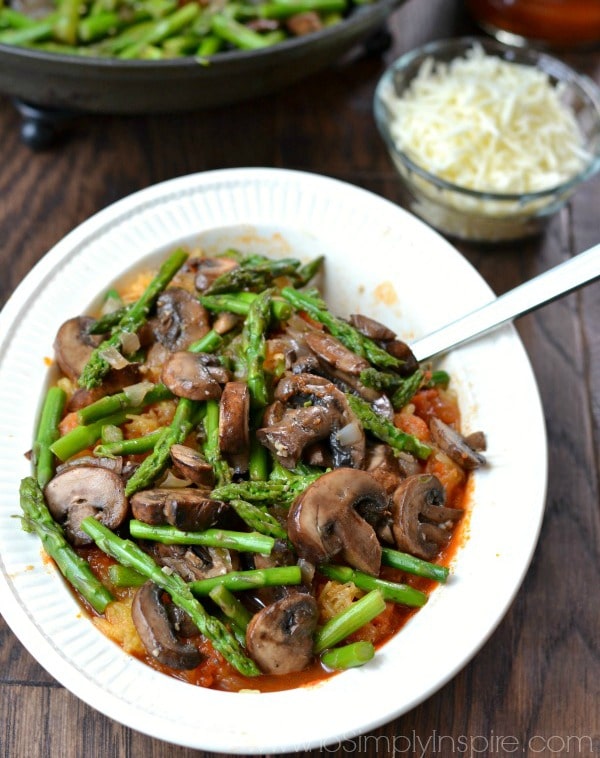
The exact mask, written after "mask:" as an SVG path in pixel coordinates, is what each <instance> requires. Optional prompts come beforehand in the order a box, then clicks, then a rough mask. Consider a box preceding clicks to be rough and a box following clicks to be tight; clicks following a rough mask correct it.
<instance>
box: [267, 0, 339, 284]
mask: <svg viewBox="0 0 600 758" xmlns="http://www.w3.org/2000/svg"><path fill="white" fill-rule="evenodd" d="M313 1H314V0H309V4H310V3H311V2H313ZM317 1H318V2H321V1H323V2H325V3H329V2H333V3H342V4H343V5H346V0H317ZM271 5H272V6H276V5H278V4H277V3H272V4H271ZM265 7H266V6H262V8H265ZM262 13H263V11H262V9H261V15H262ZM291 15H294V14H291ZM265 17H266V18H268V16H265ZM271 18H273V16H272V17H271ZM324 261H325V256H323V255H319V256H318V257H317V258H313V259H312V260H311V261H308V263H304V264H303V265H302V266H300V268H299V269H298V270H297V271H296V273H295V274H294V276H293V280H294V287H295V288H296V289H297V288H298V287H306V285H307V284H308V283H309V282H310V280H311V279H314V277H315V276H316V275H317V274H318V273H319V271H320V270H321V269H322V268H323V263H324Z"/></svg>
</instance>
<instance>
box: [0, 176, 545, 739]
mask: <svg viewBox="0 0 600 758" xmlns="http://www.w3.org/2000/svg"><path fill="white" fill-rule="evenodd" d="M182 241H183V242H187V243H191V244H192V245H195V244H198V243H200V242H201V243H202V244H203V245H204V246H205V247H209V248H211V247H212V246H214V248H213V249H215V250H222V249H223V247H224V246H225V245H227V244H233V245H235V246H237V247H241V248H242V249H246V250H253V251H254V250H260V251H263V250H266V251H267V252H269V253H272V254H273V255H288V254H290V253H293V254H296V255H299V256H303V257H304V256H306V257H308V256H312V255H316V254H324V255H325V256H326V261H327V263H326V276H325V291H326V297H327V299H328V301H329V303H330V305H331V307H332V309H333V310H334V311H335V312H337V313H339V314H340V315H347V314H348V313H349V312H351V311H362V312H364V313H367V314H370V315H372V316H374V317H375V318H378V319H380V320H382V321H384V322H386V323H388V324H390V326H392V327H393V328H395V329H396V330H397V331H398V332H399V333H400V334H402V335H403V336H404V337H406V338H411V337H414V336H420V335H422V334H425V333H426V332H428V331H430V330H433V329H435V328H437V327H439V326H441V325H442V324H443V323H445V322H446V321H448V320H449V319H452V318H455V317H457V316H458V315H460V314H462V313H463V312H464V311H465V310H467V309H471V308H473V307H475V306H478V305H481V304H483V303H484V302H487V301H488V300H490V299H491V298H492V293H491V291H490V289H489V287H488V286H487V285H486V284H485V283H484V282H483V280H482V279H481V277H480V276H479V275H478V274H477V272H476V271H474V269H473V268H472V267H471V266H470V265H469V264H468V263H467V262H466V261H465V260H464V259H463V258H462V257H461V256H460V255H459V254H458V252H457V251H456V250H455V249H454V248H453V247H452V246H451V245H450V244H449V243H448V242H446V241H445V240H444V239H443V238H442V237H440V236H439V235H438V234H436V233H435V232H433V231H432V230H431V229H429V227H427V226H425V225H424V224H423V223H422V222H420V221H418V220H417V219H415V218H414V217H413V216H411V215H410V214H408V213H406V212H404V211H403V210H401V209H399V208H398V207H396V206H395V205H393V204H391V203H389V202H387V201H385V200H383V199H381V198H379V197H377V196H375V195H373V194H370V193H368V192H365V191H363V190H361V189H358V188H356V187H353V186H350V185H347V184H344V183H341V182H338V181H335V180H333V179H329V178H325V177H322V176H316V175H312V174H304V173H299V172H292V171H283V170H271V169H233V170H225V171H215V172H208V173H204V174H196V175H192V176H188V177H183V178H180V179H175V180H172V181H169V182H165V183H163V184H160V185H157V186H154V187H150V188H149V189H146V190H143V191H141V192H138V193H136V194H134V195H132V196H131V197H128V198H126V199H124V200H122V201H120V202H118V203H116V204H114V205H113V206H111V207H110V208H107V209H106V210H103V211H101V212H100V213H98V214H97V215H96V216H94V217H92V218H91V219H89V220H88V221H86V222H85V223H84V224H82V225H81V226H80V227H78V228H77V229H75V230H74V231H73V232H71V233H70V234H69V235H67V237H65V239H64V240H62V242H60V243H59V244H58V245H56V246H55V247H54V248H53V249H52V250H51V251H50V252H49V253H48V254H47V255H46V256H45V257H44V258H43V260H42V261H40V263H39V264H38V265H37V266H36V267H35V268H34V269H33V270H32V271H31V273H30V274H29V275H28V276H27V277H26V279H25V280H24V281H23V282H22V284H21V285H20V286H19V288H18V289H17V291H16V292H15V294H14V295H13V297H12V298H11V299H10V300H9V302H8V303H7V305H6V307H5V308H4V310H3V312H2V313H1V314H0V418H1V419H2V425H1V433H0V597H1V600H0V610H1V611H2V614H3V615H4V617H5V619H6V621H7V622H8V624H9V625H10V626H11V628H12V629H13V631H14V632H15V634H16V635H17V636H18V637H19V639H20V640H21V642H22V643H23V644H24V645H25V647H26V648H27V649H28V650H29V651H30V652H31V653H32V654H33V655H34V656H35V657H36V658H37V660H38V661H39V662H40V663H41V664H42V666H44V667H45V668H46V669H47V670H48V671H49V672H50V673H51V674H52V675H53V676H54V677H55V678H56V679H58V681H59V682H61V683H62V684H63V685H64V686H65V687H67V688H68V689H69V690H71V691H72V692H73V693H75V695H77V696H78V697H80V698H81V699H82V700H84V701H86V702H87V703H89V704H90V705H92V706H93V707H94V708H96V709H98V710H100V711H102V712H103V713H105V714H107V715H108V716H110V717H111V718H113V719H115V720H117V721H119V722H122V723H123V724H126V725H127V726H129V727H132V728H134V729H137V730H138V731H141V732H144V733H146V734H148V735H152V736H155V737H158V738H161V739H163V740H167V741H170V742H173V743H177V744H181V745H185V746H188V747H193V748H199V749H204V750H211V751H222V752H227V753H273V752H288V751H292V750H302V749H312V748H319V747H322V746H324V745H327V744H332V743H335V742H338V741H341V740H344V739H347V738H351V737H353V736H355V735H357V734H359V733H364V732H366V731H369V730H371V729H373V728H375V727H377V726H379V725H380V724H382V723H385V722H387V721H389V720H391V719H393V718H395V717H397V716H399V715H400V714H402V713H404V712H406V711H408V710H409V709H410V708H412V707H414V706H415V705H417V704H418V703H419V702H421V701H422V700H424V699H425V698H426V697H427V696H428V695H430V694H431V693H433V692H434V691H435V690H437V689H438V688H439V687H441V686H442V685H443V684H444V683H445V682H446V681H448V679H450V678H451V677H452V676H453V675H454V674H455V673H456V672H457V671H458V670H459V669H460V668H461V667H462V666H464V665H465V663H466V662H467V661H468V660H469V659H470V658H471V657H472V656H473V654H474V653H475V652H476V651H477V650H478V649H479V647H480V646H481V645H482V644H483V643H484V641H485V640H486V639H487V637H488V636H489V635H490V633H491V632H492V631H493V629H494V628H495V627H496V625H497V624H498V622H499V621H500V619H501V618H502V616H503V615H504V613H505V611H506V609H507V607H508V606H509V604H510V602H511V600H512V599H513V597H514V595H515V593H516V591H517V590H518V587H519V585H520V583H521V580H522V578H523V576H524V573H525V571H526V569H527V566H528V564H529V561H530V558H531V555H532V552H533V549H534V547H535V543H536V541H537V536H538V530H539V527H540V522H541V519H542V515H543V509H544V502H545V487H546V438H545V430H544V423H543V415H542V410H541V406H540V400H539V396H538V392H537V388H536V384H535V380H534V377H533V374H532V371H531V368H530V365H529V362H528V359H527V356H526V354H525V352H524V350H523V347H522V345H521V342H520V340H519V338H518V336H517V334H516V332H515V331H514V329H513V328H512V327H504V328H502V329H501V330H498V331H496V332H495V333H494V334H493V335H491V336H488V337H486V338H482V339H480V340H478V341H477V342H475V343H472V344H471V345H469V346H468V347H463V348H461V349H460V350H457V351H456V352H455V353H453V354H452V355H451V356H450V357H449V358H448V359H447V360H446V361H445V364H444V365H445V367H446V368H447V369H448V370H449V371H450V372H451V374H452V375H453V383H454V387H455V388H456V389H457V391H458V392H459V396H460V402H461V405H462V409H463V417H464V426H465V428H466V430H467V431H474V430H476V429H483V430H484V431H485V432H486V433H487V436H488V444H489V451H488V459H489V463H490V465H489V467H488V468H486V469H484V470H481V471H479V472H478V473H477V474H476V476H475V485H474V489H473V496H472V513H471V518H470V527H469V537H468V539H467V540H466V541H465V544H464V545H463V546H462V547H461V549H460V550H459V551H458V554H457V556H456V558H455V561H454V564H453V576H452V578H451V580H450V581H449V582H448V584H447V585H445V586H443V587H439V588H438V589H436V590H435V591H434V593H433V594H432V596H431V598H430V601H429V603H428V604H427V605H426V606H425V607H424V608H423V609H422V610H421V611H420V612H419V613H418V614H417V615H416V616H415V617H414V618H413V619H412V620H411V621H410V622H409V623H408V624H407V625H406V626H405V627H404V629H403V630H402V631H401V632H400V634H398V635H397V636H396V637H395V638H394V639H393V640H392V641H390V642H389V643H388V644H386V645H385V646H384V647H383V648H382V649H381V650H380V651H379V652H378V654H377V656H376V657H375V659H374V660H373V661H372V662H371V663H370V664H368V665H366V666H364V667H363V668H361V669H353V670H350V671H347V672H345V673H343V674H340V675H338V676H336V677H333V678H332V679H330V680H328V681H327V682H324V683H321V684H319V685H317V686H312V687H307V688H302V689H297V690H292V691H287V692H281V693H274V694H251V693H241V694H238V693H224V692H214V691H210V690H205V689H201V688H195V687H192V686H190V685H187V684H184V683H181V682H178V681H175V680H173V679H170V678H168V677H166V676H164V675H161V674H159V673H157V672H155V671H153V670H152V669H150V668H148V667H146V666H144V665H143V664H142V663H140V662H138V661H137V660H135V659H133V658H130V657H128V656H127V655H125V654H124V653H123V652H122V651H121V650H120V648H118V647H117V646H116V645H114V644H113V643H111V642H110V641H108V640H107V639H106V638H105V637H103V636H102V635H101V634H100V633H99V632H98V631H96V629H95V628H94V627H93V625H92V624H91V622H90V621H89V619H87V618H86V617H85V616H84V615H82V613H81V611H80V608H79V606H78V605H77V604H76V602H75V601H74V600H73V597H72V595H71V594H70V592H69V591H67V590H66V588H65V586H64V585H63V583H62V580H61V579H60V577H59V576H58V575H57V573H56V571H55V570H54V569H53V568H52V566H49V565H48V563H47V562H44V561H43V560H42V559H41V555H40V544H39V542H38V540H37V539H36V538H35V537H34V536H32V535H30V534H26V533H24V532H23V531H21V529H20V523H19V520H18V519H15V518H14V516H15V515H17V514H18V513H19V505H18V488H19V481H20V479H21V477H23V476H26V475H27V474H28V473H29V465H28V463H27V461H26V460H25V458H24V456H23V454H24V453H25V451H27V450H28V449H29V447H30V445H31V439H32V434H33V430H34V428H35V425H36V417H37V413H38V409H39V403H40V398H41V396H42V393H43V391H44V388H45V386H46V384H47V381H48V371H47V369H46V364H45V358H46V357H48V356H51V355H52V342H53V339H54V335H55V333H56V330H57V328H58V326H59V325H60V324H61V323H62V321H63V320H65V319H66V318H68V317H70V316H72V315H75V314H78V313H81V312H84V311H85V310H86V309H87V308H88V307H89V306H90V303H92V302H93V301H94V299H95V298H97V297H98V295H99V291H100V290H103V289H105V288H106V285H108V283H109V282H110V281H112V280H114V279H116V278H118V277H119V276H121V275H122V274H123V273H124V272H126V271H128V270H129V269H130V268H131V267H132V266H134V265H135V264H136V263H138V262H139V261H140V260H141V259H143V258H145V257H147V256H149V255H159V254H164V253H165V252H167V251H169V250H171V249H172V248H173V247H174V246H175V245H176V243H179V242H182ZM508 367H510V370H509V369H508ZM515 429H527V434H526V435H523V434H519V433H515ZM517 483H518V486H517ZM516 524H518V529H517V528H515V525H516ZM441 638H442V639H443V643H442V644H440V639H441ZM392 693H393V694H392ZM332 703H336V706H335V708H332Z"/></svg>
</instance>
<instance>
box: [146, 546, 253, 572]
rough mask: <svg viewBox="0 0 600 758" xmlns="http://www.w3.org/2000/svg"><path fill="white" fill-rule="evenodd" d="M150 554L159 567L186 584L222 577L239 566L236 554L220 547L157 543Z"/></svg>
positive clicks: (149, 549)
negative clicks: (176, 575)
mask: <svg viewBox="0 0 600 758" xmlns="http://www.w3.org/2000/svg"><path fill="white" fill-rule="evenodd" d="M148 552H149V553H150V555H152V557H153V558H154V560H155V561H156V563H158V565H159V566H166V567H167V568H169V569H171V570H172V571H175V573H177V574H179V576H180V577H181V578H182V579H184V580H185V581H186V582H194V581H196V580H198V579H209V578H210V577H212V576H222V575H223V574H228V573H229V572H230V571H234V570H235V569H237V568H238V566H239V561H238V558H237V555H236V553H231V552H230V551H229V550H226V549H225V548H219V547H203V546H201V545H193V546H189V545H163V544H161V543H160V542H156V543H154V544H152V545H150V546H149V547H148Z"/></svg>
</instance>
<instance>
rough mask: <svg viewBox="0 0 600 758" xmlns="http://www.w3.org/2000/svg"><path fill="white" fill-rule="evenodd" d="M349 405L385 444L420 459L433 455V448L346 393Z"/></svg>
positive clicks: (364, 424)
mask: <svg viewBox="0 0 600 758" xmlns="http://www.w3.org/2000/svg"><path fill="white" fill-rule="evenodd" d="M346 397H347V398H348V404H349V405H350V408H351V409H352V410H353V411H354V413H355V414H356V416H357V417H358V419H359V421H360V422H361V424H362V425H363V426H364V428H365V429H368V430H369V431H370V432H371V433H372V434H374V435H375V436H376V437H378V438H379V439H380V440H382V441H383V442H387V443H388V445H391V446H392V447H393V448H395V449H396V450H406V451H408V452H409V453H413V454H414V455H416V456H417V457H418V458H423V459H425V458H428V457H429V456H430V455H431V448H430V447H429V445H426V444H425V443H424V442H421V440H419V439H417V437H415V436H414V435H412V434H407V433H406V432H403V431H402V430H401V429H398V427H396V426H394V424H392V422H391V421H388V420H387V419H386V418H384V417H383V416H380V415H379V414H378V413H376V412H375V411H374V410H373V408H371V406H370V405H369V403H367V402H366V400H363V399H362V398H360V397H357V396H356V395H351V394H350V393H346Z"/></svg>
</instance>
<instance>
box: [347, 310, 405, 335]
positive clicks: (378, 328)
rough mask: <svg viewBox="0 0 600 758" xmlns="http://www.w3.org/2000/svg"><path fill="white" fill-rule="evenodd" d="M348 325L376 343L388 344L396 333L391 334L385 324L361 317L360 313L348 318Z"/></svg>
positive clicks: (367, 317)
mask: <svg viewBox="0 0 600 758" xmlns="http://www.w3.org/2000/svg"><path fill="white" fill-rule="evenodd" d="M349 320H350V323H351V324H352V326H353V327H355V328H356V329H358V331H359V332H360V333H361V334H364V335H365V337H369V338H370V339H372V340H376V341H377V342H389V341H390V340H393V339H396V333H395V332H393V331H392V330H391V329H390V328H389V327H387V326H385V324H381V323H380V322H379V321H375V319H374V318H369V316H363V315H362V314H361V313H353V314H352V315H351V316H350V319H349Z"/></svg>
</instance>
